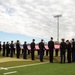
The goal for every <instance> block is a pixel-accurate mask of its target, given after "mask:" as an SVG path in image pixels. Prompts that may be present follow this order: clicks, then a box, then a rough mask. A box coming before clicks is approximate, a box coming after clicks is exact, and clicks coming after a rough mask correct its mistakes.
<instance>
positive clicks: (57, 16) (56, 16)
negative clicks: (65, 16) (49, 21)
mask: <svg viewBox="0 0 75 75" xmlns="http://www.w3.org/2000/svg"><path fill="white" fill-rule="evenodd" d="M59 17H62V15H55V16H54V18H57V41H58V42H59Z"/></svg>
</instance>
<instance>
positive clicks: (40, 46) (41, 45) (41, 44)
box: [39, 42, 45, 51]
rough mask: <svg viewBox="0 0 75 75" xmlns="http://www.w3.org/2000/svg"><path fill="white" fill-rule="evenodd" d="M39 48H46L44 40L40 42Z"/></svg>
mask: <svg viewBox="0 0 75 75" xmlns="http://www.w3.org/2000/svg"><path fill="white" fill-rule="evenodd" d="M39 48H40V51H43V50H44V48H45V47H44V43H43V42H40V43H39Z"/></svg>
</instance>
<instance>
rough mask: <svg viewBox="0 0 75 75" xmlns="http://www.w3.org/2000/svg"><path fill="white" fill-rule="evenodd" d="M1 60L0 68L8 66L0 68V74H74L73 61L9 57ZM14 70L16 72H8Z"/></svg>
mask: <svg viewBox="0 0 75 75" xmlns="http://www.w3.org/2000/svg"><path fill="white" fill-rule="evenodd" d="M1 60H2V61H3V60H4V61H3V62H0V68H1V67H4V68H8V70H4V69H1V70H0V75H75V63H71V64H68V63H65V64H60V63H59V62H54V63H49V61H48V60H45V61H44V62H40V61H39V60H38V59H36V60H34V61H32V60H31V59H27V60H23V59H17V58H10V57H9V58H1V59H0V61H1ZM8 60H10V61H8ZM54 60H55V59H54ZM45 62H47V63H45ZM32 64H33V65H32ZM22 65H23V66H22ZM15 66H21V67H15ZM15 71H16V73H10V72H15ZM9 73H10V74H9Z"/></svg>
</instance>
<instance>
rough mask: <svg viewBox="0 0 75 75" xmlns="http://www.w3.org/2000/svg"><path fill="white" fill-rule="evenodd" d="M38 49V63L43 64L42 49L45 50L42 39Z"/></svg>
mask: <svg viewBox="0 0 75 75" xmlns="http://www.w3.org/2000/svg"><path fill="white" fill-rule="evenodd" d="M39 49H40V61H41V62H43V56H44V49H45V47H44V43H43V39H42V40H41V42H40V43H39Z"/></svg>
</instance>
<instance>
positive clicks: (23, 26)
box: [0, 0, 75, 40]
mask: <svg viewBox="0 0 75 75" xmlns="http://www.w3.org/2000/svg"><path fill="white" fill-rule="evenodd" d="M58 14H62V17H60V18H59V24H60V26H59V37H60V39H61V38H65V39H71V38H73V37H75V0H0V36H2V38H0V39H1V40H3V39H4V38H5V37H3V35H2V34H3V32H5V33H6V34H7V33H10V34H11V36H12V37H11V38H12V39H13V40H15V38H14V37H15V36H13V35H17V36H16V37H20V35H22V36H23V35H24V36H26V38H28V37H31V38H34V37H35V39H38V38H43V39H44V38H46V39H49V38H50V37H51V36H52V37H54V40H57V19H56V18H54V17H53V16H54V15H58ZM6 34H4V35H6ZM7 38H10V37H9V34H8V36H7ZM19 39H20V40H22V39H23V38H19ZM29 39H30V38H29ZM6 40H7V39H6Z"/></svg>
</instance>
